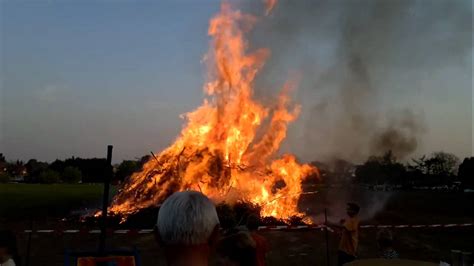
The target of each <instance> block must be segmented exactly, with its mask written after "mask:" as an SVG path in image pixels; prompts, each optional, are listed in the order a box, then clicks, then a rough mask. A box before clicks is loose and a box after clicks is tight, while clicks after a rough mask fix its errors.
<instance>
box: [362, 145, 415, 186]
mask: <svg viewBox="0 0 474 266" xmlns="http://www.w3.org/2000/svg"><path fill="white" fill-rule="evenodd" d="M355 176H356V180H357V181H359V182H361V183H366V184H394V185H395V184H396V185H406V183H407V180H406V169H405V166H403V164H401V163H399V162H398V161H397V158H395V156H394V155H393V153H392V152H391V151H388V152H387V153H385V154H384V155H383V156H382V157H377V156H371V157H369V159H368V160H367V161H366V162H365V163H364V164H363V165H359V166H357V168H356V170H355Z"/></svg>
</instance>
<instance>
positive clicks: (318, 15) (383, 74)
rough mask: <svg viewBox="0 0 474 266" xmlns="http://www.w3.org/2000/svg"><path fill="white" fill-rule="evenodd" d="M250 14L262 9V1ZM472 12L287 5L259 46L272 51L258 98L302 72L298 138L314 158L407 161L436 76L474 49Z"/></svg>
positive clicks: (337, 2)
mask: <svg viewBox="0 0 474 266" xmlns="http://www.w3.org/2000/svg"><path fill="white" fill-rule="evenodd" d="M244 8H248V9H252V11H253V12H254V13H262V7H261V4H257V3H253V2H252V3H248V5H247V6H245V7H244ZM257 10H259V11H257ZM471 13H472V7H471V2H470V1H468V0H466V1H464V0H455V1H432V0H419V1H407V0H401V1H370V0H360V1H352V0H318V1H314V0H308V1H305V0H301V1H291V0H281V1H278V4H277V5H276V7H275V8H274V10H273V11H272V14H271V15H270V16H269V17H268V18H264V19H262V21H261V23H260V24H259V26H258V27H257V28H256V30H255V31H254V32H253V35H252V39H251V42H250V43H251V45H253V46H255V47H269V48H270V50H271V51H272V54H271V59H270V61H269V62H268V63H267V65H266V66H265V68H264V70H263V71H264V73H263V78H262V79H261V80H259V84H260V86H258V87H259V88H264V89H262V91H260V92H257V93H260V94H261V95H265V94H266V93H267V91H265V88H274V87H278V84H281V83H282V82H283V80H284V79H285V78H286V77H287V75H286V74H287V73H288V72H287V70H288V69H294V70H296V71H298V72H299V73H301V74H302V75H301V76H302V81H301V84H300V88H299V92H298V95H297V97H298V100H299V101H300V102H301V103H302V106H303V109H302V117H300V118H299V119H300V120H299V122H297V125H296V126H295V129H294V131H293V132H290V134H292V135H290V138H291V139H292V140H290V141H291V146H292V149H291V150H293V151H294V150H295V147H299V149H301V151H300V152H299V154H302V155H303V157H304V158H305V159H308V160H312V159H316V158H319V159H323V158H324V157H325V158H326V159H330V158H333V157H338V158H342V159H346V160H349V161H356V162H357V161H361V160H364V159H365V158H366V157H367V156H368V155H372V154H380V153H383V152H385V151H388V150H392V151H393V152H394V154H395V155H396V156H397V157H399V158H401V159H403V158H405V157H407V156H409V155H410V154H412V153H414V152H416V151H417V149H418V148H420V144H421V137H422V136H423V133H424V132H425V131H426V129H427V126H426V125H425V121H424V119H423V110H422V109H421V108H420V107H419V105H417V101H420V99H421V98H422V97H423V95H422V92H423V90H425V89H429V86H430V80H429V73H430V72H432V71H433V69H435V68H436V67H437V66H440V65H442V66H443V67H445V68H449V67H451V66H458V65H459V64H460V62H461V61H463V60H465V56H467V55H469V53H470V51H471V50H472V44H471V33H472V23H471ZM427 76H428V78H426V77H427ZM406 95H410V96H409V97H410V98H409V99H407V98H404V97H407V96H406ZM417 97H418V98H417ZM309 147H311V148H309Z"/></svg>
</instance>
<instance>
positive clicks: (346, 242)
mask: <svg viewBox="0 0 474 266" xmlns="http://www.w3.org/2000/svg"><path fill="white" fill-rule="evenodd" d="M343 226H344V229H343V230H342V235H341V242H340V243H339V250H340V251H343V252H345V253H347V254H349V255H352V256H355V255H356V253H357V246H358V245H359V218H357V216H356V217H349V218H348V219H347V220H346V221H345V222H344V224H343Z"/></svg>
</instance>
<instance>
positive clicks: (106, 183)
mask: <svg viewBox="0 0 474 266" xmlns="http://www.w3.org/2000/svg"><path fill="white" fill-rule="evenodd" d="M112 149H113V146H112V145H108V146H107V166H106V172H105V173H104V193H103V198H102V222H101V225H100V239H99V241H100V242H99V253H100V254H105V239H106V237H107V209H108V207H109V189H110V178H111V176H112Z"/></svg>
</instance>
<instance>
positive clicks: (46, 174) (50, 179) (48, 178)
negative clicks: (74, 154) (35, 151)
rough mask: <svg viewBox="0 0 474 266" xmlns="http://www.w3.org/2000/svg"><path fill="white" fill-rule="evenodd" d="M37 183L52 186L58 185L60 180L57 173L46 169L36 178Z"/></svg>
mask: <svg viewBox="0 0 474 266" xmlns="http://www.w3.org/2000/svg"><path fill="white" fill-rule="evenodd" d="M38 181H39V182H40V183H43V184H54V183H59V181H61V179H60V176H59V173H58V172H56V171H54V170H50V169H48V170H45V171H43V172H41V174H40V175H39V177H38Z"/></svg>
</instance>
